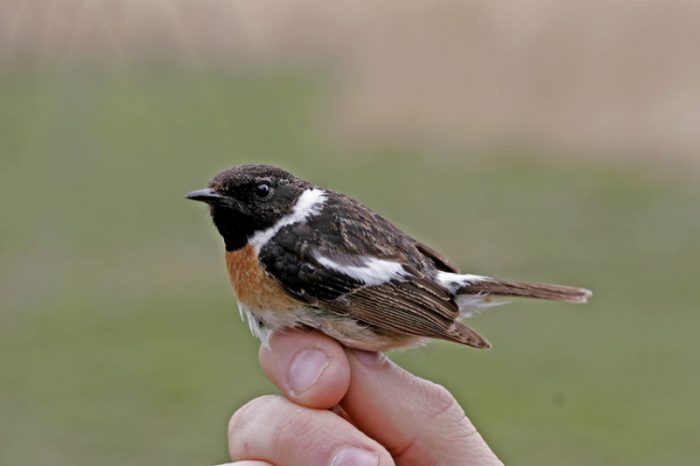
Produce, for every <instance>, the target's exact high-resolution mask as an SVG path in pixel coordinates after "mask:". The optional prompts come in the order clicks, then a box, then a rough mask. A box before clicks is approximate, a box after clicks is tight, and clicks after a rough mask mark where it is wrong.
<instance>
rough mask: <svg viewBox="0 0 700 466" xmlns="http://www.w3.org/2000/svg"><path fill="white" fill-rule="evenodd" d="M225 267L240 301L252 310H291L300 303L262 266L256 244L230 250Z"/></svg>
mask: <svg viewBox="0 0 700 466" xmlns="http://www.w3.org/2000/svg"><path fill="white" fill-rule="evenodd" d="M226 267H227V268H228V274H229V278H230V279H231V286H232V287H233V290H234V291H235V292H236V297H237V298H238V301H239V302H240V303H241V304H243V305H244V306H245V307H247V308H248V309H249V310H251V311H263V310H268V311H288V310H291V309H296V308H298V307H299V303H298V302H297V301H296V300H295V299H293V298H292V297H290V296H289V295H288V294H287V293H285V292H284V290H283V289H282V288H281V287H280V285H279V284H278V283H277V282H276V281H275V280H273V279H272V278H271V277H270V276H269V275H268V274H267V273H266V272H265V271H263V270H262V269H261V268H260V263H259V262H258V256H257V254H256V253H255V249H254V248H253V246H251V245H247V246H244V247H242V248H241V249H237V250H235V251H227V252H226Z"/></svg>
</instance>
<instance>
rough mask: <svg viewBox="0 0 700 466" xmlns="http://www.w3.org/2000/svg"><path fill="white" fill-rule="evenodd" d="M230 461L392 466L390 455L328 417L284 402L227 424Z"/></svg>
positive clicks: (254, 406) (264, 402) (267, 401)
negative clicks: (253, 460) (254, 460)
mask: <svg viewBox="0 0 700 466" xmlns="http://www.w3.org/2000/svg"><path fill="white" fill-rule="evenodd" d="M229 452H230V454H231V459H232V460H233V461H234V462H235V461H239V460H249V459H252V458H254V459H256V460H263V461H269V462H271V463H273V464H284V465H285V466H330V465H333V466H350V465H355V466H370V465H371V466H390V465H393V464H394V461H393V460H392V458H391V456H390V455H389V452H387V451H386V450H385V449H384V448H383V447H382V446H381V445H379V444H378V443H377V442H376V441H374V440H372V439H371V438H369V437H367V436H366V435H365V434H363V433H362V432H360V431H359V430H357V429H356V428H355V427H354V426H352V425H351V424H350V423H348V422H347V421H345V420H343V419H341V418H340V417H338V416H336V415H335V414H333V413H331V412H330V411H326V410H316V409H309V408H304V407H302V406H299V405H296V404H294V403H292V402H291V401H289V400H287V399H286V398H283V397H279V396H271V395H268V396H263V397H260V398H256V399H255V400H253V401H251V402H249V403H247V404H246V405H245V406H243V407H242V408H241V409H239V410H238V411H236V413H235V414H234V415H233V417H232V418H231V421H230V423H229Z"/></svg>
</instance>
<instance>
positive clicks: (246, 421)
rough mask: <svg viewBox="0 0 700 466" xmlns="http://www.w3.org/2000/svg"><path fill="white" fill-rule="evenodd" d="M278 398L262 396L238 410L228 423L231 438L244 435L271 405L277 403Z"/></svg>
mask: <svg viewBox="0 0 700 466" xmlns="http://www.w3.org/2000/svg"><path fill="white" fill-rule="evenodd" d="M276 398H277V397H275V396H273V395H264V396H260V397H258V398H254V399H252V400H250V401H249V402H247V403H246V404H244V405H243V406H241V407H240V408H238V409H237V410H236V412H235V413H233V416H231V419H230V420H229V422H228V436H229V438H233V437H234V435H236V436H238V435H240V434H242V433H244V432H245V431H246V430H247V429H248V428H249V427H250V426H251V424H252V423H254V422H255V421H256V419H258V418H259V417H260V416H261V415H262V414H263V412H264V411H265V410H266V408H267V407H268V406H269V405H270V404H273V403H276V402H277V400H276Z"/></svg>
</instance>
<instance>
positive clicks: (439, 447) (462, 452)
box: [341, 350, 502, 465]
mask: <svg viewBox="0 0 700 466" xmlns="http://www.w3.org/2000/svg"><path fill="white" fill-rule="evenodd" d="M346 351H347V354H348V360H349V362H350V368H351V371H352V377H351V380H350V387H349V389H348V392H347V394H346V395H345V398H344V399H343V401H342V403H341V405H342V407H343V408H344V409H345V411H346V412H347V413H348V414H349V415H350V417H351V418H352V420H353V422H354V423H355V425H356V426H357V427H358V428H359V429H360V430H362V431H363V432H365V433H367V434H368V435H369V436H370V437H372V438H374V439H376V440H377V441H378V442H379V443H381V444H382V445H384V446H385V447H386V448H387V449H388V450H389V452H391V454H392V455H393V456H394V458H395V459H396V463H397V464H401V465H413V464H415V465H420V464H447V465H452V464H455V465H457V464H458V465H501V464H502V463H501V461H500V460H499V459H498V458H497V457H496V455H495V454H494V453H493V452H492V451H491V449H490V448H489V447H488V445H487V444H486V442H485V441H484V440H483V438H482V437H481V435H479V433H478V432H477V430H476V428H475V427H474V425H473V424H472V423H471V421H469V419H468V418H467V417H466V416H465V414H464V411H463V410H462V408H461V407H460V406H459V404H458V403H457V401H456V400H455V399H454V397H453V396H452V395H451V394H450V392H448V391H447V390H446V389H445V388H444V387H442V386H440V385H437V384H435V383H432V382H430V381H428V380H424V379H421V378H419V377H416V376H415V375H413V374H411V373H409V372H407V371H405V370H403V369H401V368H400V367H399V366H397V365H396V364H394V363H393V362H391V361H390V360H389V359H388V358H386V357H385V356H384V355H382V354H381V353H370V352H366V351H359V350H346Z"/></svg>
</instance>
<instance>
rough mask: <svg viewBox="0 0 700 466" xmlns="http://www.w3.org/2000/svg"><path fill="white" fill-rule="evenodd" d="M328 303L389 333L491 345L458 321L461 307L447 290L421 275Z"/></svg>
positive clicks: (477, 345) (338, 310) (339, 311)
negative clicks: (458, 306) (459, 307)
mask: <svg viewBox="0 0 700 466" xmlns="http://www.w3.org/2000/svg"><path fill="white" fill-rule="evenodd" d="M326 306H327V307H328V308H329V309H331V310H333V311H335V312H338V313H343V314H349V315H352V316H353V317H355V318H356V319H358V320H360V321H363V322H366V323H367V324H370V325H372V326H374V327H377V328H379V329H381V330H383V331H385V332H387V333H394V334H397V335H406V334H408V335H417V336H424V337H431V338H441V339H444V340H449V341H454V342H457V343H462V344H465V345H468V346H473V347H475V348H489V347H490V346H491V345H490V344H489V343H488V342H487V341H486V340H485V339H484V338H483V337H481V336H480V335H479V334H478V333H476V332H475V331H473V330H472V329H470V328H469V327H467V326H466V325H464V324H461V323H460V322H457V321H456V319H457V317H458V316H459V310H458V308H457V306H456V305H455V303H454V301H453V300H452V298H451V296H450V294H449V293H448V292H447V291H446V290H444V289H442V288H440V287H438V286H437V285H435V284H434V283H432V282H431V281H429V280H426V279H422V278H418V277H416V278H413V277H411V278H410V279H409V280H406V281H392V282H389V283H385V284H383V285H377V286H365V287H361V288H358V289H356V290H354V291H352V292H350V293H348V294H346V295H344V296H343V297H342V298H340V299H337V300H334V301H332V302H328V303H326Z"/></svg>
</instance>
